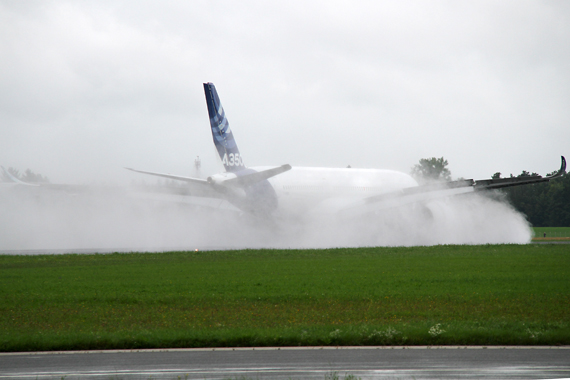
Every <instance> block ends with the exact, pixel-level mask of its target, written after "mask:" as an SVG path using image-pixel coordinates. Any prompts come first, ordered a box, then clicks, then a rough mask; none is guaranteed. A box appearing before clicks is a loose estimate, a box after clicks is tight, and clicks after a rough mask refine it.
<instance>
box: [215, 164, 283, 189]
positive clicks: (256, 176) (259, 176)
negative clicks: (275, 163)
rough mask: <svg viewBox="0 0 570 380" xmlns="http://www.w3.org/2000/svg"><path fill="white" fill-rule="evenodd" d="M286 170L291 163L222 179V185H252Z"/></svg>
mask: <svg viewBox="0 0 570 380" xmlns="http://www.w3.org/2000/svg"><path fill="white" fill-rule="evenodd" d="M288 170H291V165H289V164H285V165H281V166H279V167H277V168H273V169H267V170H263V171H260V172H255V173H250V174H244V175H240V176H238V177H235V178H231V179H228V180H226V181H224V185H230V186H241V187H247V186H251V185H254V184H256V183H258V182H261V181H264V180H266V179H268V178H271V177H274V176H276V175H278V174H281V173H283V172H286V171H288Z"/></svg>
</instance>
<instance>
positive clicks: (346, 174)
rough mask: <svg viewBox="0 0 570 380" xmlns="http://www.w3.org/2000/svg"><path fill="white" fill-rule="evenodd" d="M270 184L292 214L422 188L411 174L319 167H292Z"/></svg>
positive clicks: (280, 205) (284, 206)
mask: <svg viewBox="0 0 570 380" xmlns="http://www.w3.org/2000/svg"><path fill="white" fill-rule="evenodd" d="M269 168H270V167H254V168H252V169H254V170H256V171H262V170H266V169H269ZM268 181H269V183H270V184H271V186H272V187H273V188H274V190H275V192H276V194H277V199H278V202H279V208H288V209H290V210H291V211H293V210H294V209H297V211H302V210H304V211H307V210H308V209H311V208H315V207H318V205H319V204H322V203H323V202H327V201H329V202H330V201H331V200H335V201H337V203H339V204H340V203H344V202H349V201H353V200H355V199H363V198H367V197H370V196H373V195H379V194H385V193H389V192H393V191H397V190H401V189H404V188H407V187H414V186H417V185H418V183H417V182H416V181H415V180H414V179H413V178H412V177H411V176H409V175H408V174H406V173H402V172H397V171H393V170H383V169H353V168H317V167H292V168H291V170H289V171H287V172H285V173H282V174H279V175H276V176H274V177H272V178H269V179H268Z"/></svg>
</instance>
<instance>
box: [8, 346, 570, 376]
mask: <svg viewBox="0 0 570 380" xmlns="http://www.w3.org/2000/svg"><path fill="white" fill-rule="evenodd" d="M335 374H336V375H338V378H339V379H344V378H345V377H347V376H351V375H352V376H356V377H357V378H361V379H499V378H500V379H562V378H570V347H448V346H446V347H298V348H243V349H232V348H225V349H224V348H219V349H175V350H140V351H75V352H51V353H9V354H6V353H4V354H0V379H2V378H9V379H38V380H41V379H61V378H65V379H67V380H69V379H260V380H263V379H325V378H327V376H328V378H332V377H331V376H333V375H335Z"/></svg>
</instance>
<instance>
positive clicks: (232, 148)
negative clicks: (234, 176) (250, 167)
mask: <svg viewBox="0 0 570 380" xmlns="http://www.w3.org/2000/svg"><path fill="white" fill-rule="evenodd" d="M204 92H205V93H206V103H207V104H208V115H209V116H210V126H211V128H212V137H213V138H214V144H215V145H216V149H217V150H218V154H219V155H220V159H221V160H222V164H223V165H224V168H225V169H226V171H227V172H236V171H239V170H242V169H245V166H244V164H243V160H242V157H241V154H240V153H239V149H238V147H237V145H236V141H235V140H234V135H233V133H232V131H231V129H230V125H229V123H228V119H227V118H226V113H225V112H224V108H223V107H222V104H221V103H220V98H219V97H218V92H217V91H216V87H215V86H214V84H213V83H210V82H208V83H204Z"/></svg>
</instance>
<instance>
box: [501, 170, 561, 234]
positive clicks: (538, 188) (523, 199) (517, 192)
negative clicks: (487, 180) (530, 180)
mask: <svg viewBox="0 0 570 380" xmlns="http://www.w3.org/2000/svg"><path fill="white" fill-rule="evenodd" d="M551 174H554V173H551ZM498 175H500V173H495V175H494V176H493V178H499V177H498ZM529 175H530V176H537V175H538V174H536V173H532V174H530V173H528V172H526V171H523V172H522V173H521V174H520V175H518V176H517V177H524V176H529ZM511 177H513V176H512V175H511ZM500 191H502V192H504V193H506V194H507V197H508V199H509V202H510V203H511V204H512V205H513V207H514V208H515V209H517V210H518V211H520V212H522V213H523V214H525V215H526V217H527V219H528V221H529V222H530V223H531V224H532V225H533V226H535V227H570V173H565V174H564V175H563V176H562V177H559V178H556V179H553V180H551V181H549V182H543V183H535V184H532V185H525V186H515V187H509V188H506V189H502V190H500Z"/></svg>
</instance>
